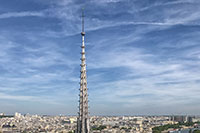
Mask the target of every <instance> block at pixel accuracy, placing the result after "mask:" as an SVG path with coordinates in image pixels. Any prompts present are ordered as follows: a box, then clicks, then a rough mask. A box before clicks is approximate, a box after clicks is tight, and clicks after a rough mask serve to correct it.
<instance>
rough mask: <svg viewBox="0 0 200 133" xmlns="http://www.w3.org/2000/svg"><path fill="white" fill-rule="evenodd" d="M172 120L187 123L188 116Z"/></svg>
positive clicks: (176, 117) (174, 117) (175, 117)
mask: <svg viewBox="0 0 200 133" xmlns="http://www.w3.org/2000/svg"><path fill="white" fill-rule="evenodd" d="M172 117H173V118H172V120H174V121H176V122H186V121H187V116H172Z"/></svg>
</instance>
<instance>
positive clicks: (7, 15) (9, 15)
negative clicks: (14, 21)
mask: <svg viewBox="0 0 200 133" xmlns="http://www.w3.org/2000/svg"><path fill="white" fill-rule="evenodd" d="M30 16H33V17H44V16H45V14H44V12H31V11H26V12H8V13H3V14H0V19H6V18H12V17H30Z"/></svg>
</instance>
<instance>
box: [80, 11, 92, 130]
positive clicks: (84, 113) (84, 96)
mask: <svg viewBox="0 0 200 133" xmlns="http://www.w3.org/2000/svg"><path fill="white" fill-rule="evenodd" d="M81 36H82V45H81V71H80V73H81V74H80V94H79V113H78V119H77V133H89V132H90V127H89V112H88V92H87V90H88V88H87V75H86V56H85V31H84V10H82V32H81Z"/></svg>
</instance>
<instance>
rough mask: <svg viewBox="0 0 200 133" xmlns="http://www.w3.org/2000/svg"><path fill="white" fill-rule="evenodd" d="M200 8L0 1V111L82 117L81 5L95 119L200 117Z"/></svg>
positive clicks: (137, 2) (154, 0)
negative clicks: (79, 111) (103, 117)
mask: <svg viewBox="0 0 200 133" xmlns="http://www.w3.org/2000/svg"><path fill="white" fill-rule="evenodd" d="M199 6H200V2H199V1H198V0H1V1H0V112H5V113H7V114H13V113H14V112H21V113H31V114H50V115H57V114H65V115H76V114H77V111H78V93H79V90H78V89H79V76H80V73H79V70H80V65H79V64H80V60H79V59H80V50H81V49H80V45H81V35H80V31H81V20H80V16H81V9H82V7H84V8H85V14H86V17H85V29H86V51H87V69H88V73H87V74H88V88H89V100H90V103H89V104H90V112H91V115H160V114H196V115H197V114H198V115H200V114H199V110H200V102H199V101H200V96H199V95H200V69H199V68H200V44H199V42H200V38H199V36H200V14H199V12H200V8H199Z"/></svg>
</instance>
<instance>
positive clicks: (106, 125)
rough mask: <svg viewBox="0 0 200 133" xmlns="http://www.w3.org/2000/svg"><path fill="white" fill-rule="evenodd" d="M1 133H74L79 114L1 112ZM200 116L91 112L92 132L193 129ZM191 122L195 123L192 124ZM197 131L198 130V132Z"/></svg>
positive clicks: (156, 132)
mask: <svg viewBox="0 0 200 133" xmlns="http://www.w3.org/2000/svg"><path fill="white" fill-rule="evenodd" d="M0 117H1V119H0V127H1V128H0V132H2V133H4V132H5V133H38V132H43V133H46V132H51V133H74V132H75V131H76V127H77V126H76V124H77V123H76V122H77V116H62V115H60V116H47V115H45V116H39V115H30V114H26V115H22V114H20V113H15V115H13V116H6V115H5V114H3V113H1V115H0ZM199 121H200V116H91V117H90V127H91V132H92V133H152V132H153V133H159V130H156V129H157V128H155V127H162V126H163V125H177V124H178V123H186V124H182V125H181V124H180V126H179V127H178V126H177V127H176V128H166V129H165V130H162V133H190V132H192V131H195V130H198V129H200V122H199ZM190 123H192V124H190ZM197 133H198V132H197Z"/></svg>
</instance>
